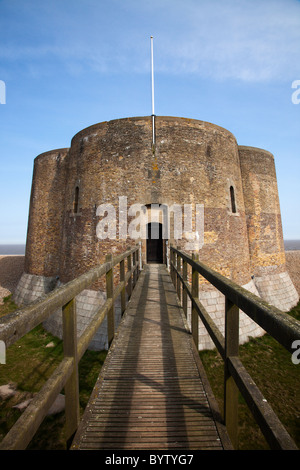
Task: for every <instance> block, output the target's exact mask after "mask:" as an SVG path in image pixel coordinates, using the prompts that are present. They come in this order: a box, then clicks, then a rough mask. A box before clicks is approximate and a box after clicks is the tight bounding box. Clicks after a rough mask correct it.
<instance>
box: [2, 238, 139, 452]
mask: <svg viewBox="0 0 300 470" xmlns="http://www.w3.org/2000/svg"><path fill="white" fill-rule="evenodd" d="M125 262H127V269H126V266H125ZM117 264H119V265H120V282H119V283H118V285H117V287H114V280H113V279H114V274H113V271H114V267H115V266H116V265H117ZM104 275H105V276H106V294H107V295H106V296H107V299H106V301H105V303H104V304H103V305H102V306H101V307H99V310H98V311H97V313H96V314H95V316H94V318H93V320H92V321H91V323H90V324H89V325H88V327H87V328H86V329H85V331H84V332H83V334H82V335H81V336H80V338H78V340H77V327H76V299H75V297H76V296H77V295H78V294H80V293H81V292H82V291H83V290H84V289H87V288H88V287H89V286H91V285H92V284H93V283H94V282H95V281H97V280H98V279H99V278H100V277H101V276H104ZM138 276H139V247H134V248H132V249H129V250H127V251H126V252H125V253H123V254H121V255H119V256H116V257H114V258H112V256H111V255H108V256H107V257H106V262H105V263H104V264H102V265H100V266H97V267H95V268H93V269H91V270H90V271H88V272H87V273H85V274H83V275H81V276H79V277H78V278H76V279H74V280H73V281H70V282H69V283H67V284H65V285H63V286H62V287H59V288H58V289H56V290H54V291H52V292H51V293H49V294H48V295H46V296H44V297H43V298H42V299H41V300H39V301H37V302H35V303H33V304H31V305H29V306H27V307H24V308H22V309H20V310H17V311H15V312H12V313H10V314H8V315H5V316H3V317H1V318H0V340H1V341H3V342H4V343H5V346H6V348H8V347H9V346H11V345H12V344H13V343H15V342H16V341H17V340H18V339H20V338H21V337H22V336H24V335H25V334H26V333H28V332H29V331H31V330H32V329H33V328H35V327H36V326H37V325H39V324H40V323H42V322H43V321H44V320H45V319H46V318H47V317H48V316H49V315H51V314H52V313H54V312H55V311H56V310H57V309H59V308H61V307H62V316H63V345H64V358H63V359H62V361H61V363H60V364H59V365H58V366H57V368H56V369H55V371H54V372H53V374H52V375H51V376H50V378H49V379H48V380H47V381H46V383H45V384H44V386H43V387H42V388H41V390H40V391H39V393H38V394H37V395H36V396H35V397H34V398H33V400H32V401H31V403H30V404H29V406H28V407H27V408H26V410H25V411H24V412H23V414H22V415H21V416H20V418H19V419H18V421H17V422H16V423H15V424H14V426H13V427H12V428H11V429H10V431H9V432H8V434H7V435H6V436H5V437H4V439H3V440H2V442H1V443H0V450H1V449H2V450H13V449H14V450H22V449H26V447H27V446H28V444H29V443H30V441H31V439H32V438H33V436H34V434H35V433H36V431H37V430H38V428H39V426H40V424H41V423H42V421H43V419H44V418H45V416H46V414H47V412H48V410H49V408H50V407H51V405H52V404H53V402H54V400H55V398H56V397H57V395H58V394H59V393H60V391H61V390H62V389H63V388H64V391H65V417H66V440H67V445H68V444H70V442H71V440H72V438H73V436H74V434H75V432H76V430H77V427H78V424H79V386H78V362H79V361H80V359H81V358H82V356H83V354H84V352H85V351H86V349H87V348H88V345H89V344H90V342H91V340H92V338H93V337H94V335H95V334H96V332H97V330H98V328H99V327H100V325H101V323H102V322H103V320H104V318H105V317H106V316H107V334H108V344H109V345H110V343H111V342H112V340H113V337H114V332H115V326H114V302H115V300H116V298H117V297H118V296H119V295H120V298H121V312H122V314H123V313H124V311H125V307H126V305H125V304H126V291H125V289H126V287H127V294H128V298H130V295H131V292H132V289H133V287H134V285H135V282H136V280H137V278H138Z"/></svg>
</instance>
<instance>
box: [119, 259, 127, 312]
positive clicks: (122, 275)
mask: <svg viewBox="0 0 300 470" xmlns="http://www.w3.org/2000/svg"><path fill="white" fill-rule="evenodd" d="M120 282H124V287H123V288H122V290H121V315H123V313H124V312H125V309H126V284H125V260H124V259H122V261H120Z"/></svg>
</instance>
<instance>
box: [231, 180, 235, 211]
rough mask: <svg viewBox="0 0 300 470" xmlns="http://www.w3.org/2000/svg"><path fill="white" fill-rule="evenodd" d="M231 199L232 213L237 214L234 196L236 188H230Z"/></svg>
mask: <svg viewBox="0 0 300 470" xmlns="http://www.w3.org/2000/svg"><path fill="white" fill-rule="evenodd" d="M230 199H231V212H232V213H233V214H236V204H235V195H234V188H233V186H230Z"/></svg>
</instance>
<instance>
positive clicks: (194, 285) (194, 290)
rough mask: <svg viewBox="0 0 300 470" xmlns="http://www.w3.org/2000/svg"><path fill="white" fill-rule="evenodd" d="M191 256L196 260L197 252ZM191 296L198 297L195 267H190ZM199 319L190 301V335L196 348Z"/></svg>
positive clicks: (197, 278)
mask: <svg viewBox="0 0 300 470" xmlns="http://www.w3.org/2000/svg"><path fill="white" fill-rule="evenodd" d="M192 258H193V260H194V261H198V259H199V255H198V253H193V255H192ZM192 297H193V298H194V299H197V300H198V297H199V274H198V271H196V269H194V268H192ZM198 324H199V321H198V312H197V310H196V308H195V307H194V303H193V302H192V320H191V326H192V336H193V340H194V343H195V346H196V348H197V350H198V347H199V325H198Z"/></svg>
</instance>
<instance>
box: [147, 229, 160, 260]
mask: <svg viewBox="0 0 300 470" xmlns="http://www.w3.org/2000/svg"><path fill="white" fill-rule="evenodd" d="M147 263H163V238H162V224H159V223H158V222H151V223H149V224H147Z"/></svg>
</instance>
